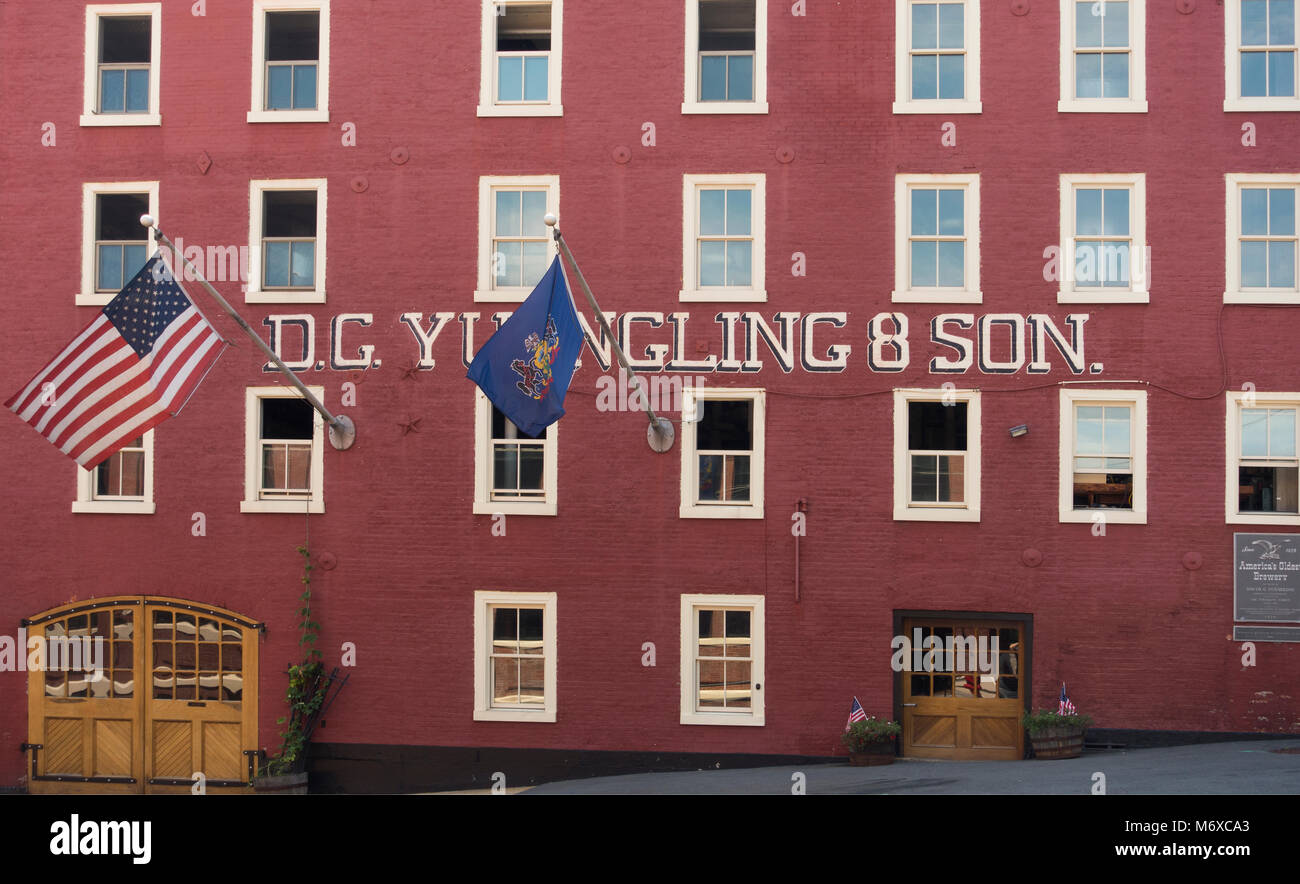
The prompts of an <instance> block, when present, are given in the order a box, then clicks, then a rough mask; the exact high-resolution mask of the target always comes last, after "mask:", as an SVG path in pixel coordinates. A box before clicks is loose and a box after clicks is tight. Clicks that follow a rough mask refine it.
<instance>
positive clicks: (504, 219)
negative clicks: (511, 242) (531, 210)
mask: <svg viewBox="0 0 1300 884" xmlns="http://www.w3.org/2000/svg"><path fill="white" fill-rule="evenodd" d="M496 200H497V226H496V233H497V236H519V235H520V233H521V232H522V231H523V226H522V225H523V220H522V217H523V216H522V211H523V209H522V206H523V194H522V193H521V192H520V191H518V190H498V191H497V192H496Z"/></svg>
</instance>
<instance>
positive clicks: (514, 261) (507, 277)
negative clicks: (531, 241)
mask: <svg viewBox="0 0 1300 884" xmlns="http://www.w3.org/2000/svg"><path fill="white" fill-rule="evenodd" d="M492 267H493V269H494V270H495V271H496V272H495V274H494V275H495V278H496V284H497V285H498V286H517V285H523V284H524V280H523V244H522V243H517V242H499V243H497V244H496V248H495V249H494V250H493V254H492Z"/></svg>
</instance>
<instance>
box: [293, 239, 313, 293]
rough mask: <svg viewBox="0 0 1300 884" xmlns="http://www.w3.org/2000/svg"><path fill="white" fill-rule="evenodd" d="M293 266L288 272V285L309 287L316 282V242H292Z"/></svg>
mask: <svg viewBox="0 0 1300 884" xmlns="http://www.w3.org/2000/svg"><path fill="white" fill-rule="evenodd" d="M292 259H293V266H292V268H291V273H290V277H289V280H290V283H289V284H290V285H295V286H301V287H304V288H310V287H311V286H313V285H315V284H316V282H315V281H316V244H315V243H312V242H296V243H293V255H292Z"/></svg>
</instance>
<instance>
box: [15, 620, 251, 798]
mask: <svg viewBox="0 0 1300 884" xmlns="http://www.w3.org/2000/svg"><path fill="white" fill-rule="evenodd" d="M25 625H26V626H27V628H28V631H29V635H39V636H40V637H41V638H42V640H43V642H44V645H45V646H46V647H47V648H54V647H59V648H60V649H61V650H60V659H59V662H60V663H63V662H65V661H66V660H68V659H69V658H72V660H71V662H72V663H74V664H75V665H74V666H72V667H71V668H68V667H62V668H58V669H52V668H48V667H46V668H45V669H42V670H39V671H38V670H33V671H31V672H30V673H29V682H28V735H29V736H28V744H27V745H28V751H29V757H30V780H29V787H28V788H29V791H31V792H61V793H69V792H72V793H78V792H81V793H84V792H97V793H104V792H119V793H122V792H189V791H190V790H191V789H192V788H193V786H194V782H195V779H196V778H195V777H194V774H195V773H202V774H203V777H204V780H205V781H204V787H205V789H206V790H207V791H209V792H238V791H247V790H249V789H250V788H251V787H250V775H251V771H252V767H251V765H252V763H253V759H252V758H251V757H250V753H255V752H256V749H257V637H258V625H257V624H255V623H251V622H249V621H247V620H244V619H243V618H241V617H239V616H238V615H235V614H234V613H232V612H230V611H225V610H222V609H217V608H211V607H207V606H200V605H195V604H192V603H188V602H183V601H180V600H177V599H163V598H155V597H129V598H114V599H101V600H95V601H92V602H83V603H81V604H78V605H70V606H65V607H64V608H62V609H56V610H55V611H53V612H48V613H46V614H43V615H40V616H38V617H36V618H33V619H32V620H30V621H27V622H26V623H25ZM97 639H98V640H100V641H99V645H98V647H99V649H100V652H99V654H98V655H97V657H98V659H96V656H95V655H92V654H88V653H84V647H91V646H93V643H94V642H95V640H97ZM74 640H75V641H74ZM83 646H84V647H83ZM70 650H71V651H83V653H81V655H80V657H75V656H74V655H73V654H70V653H69V651H70ZM47 656H51V655H49V654H48V652H47Z"/></svg>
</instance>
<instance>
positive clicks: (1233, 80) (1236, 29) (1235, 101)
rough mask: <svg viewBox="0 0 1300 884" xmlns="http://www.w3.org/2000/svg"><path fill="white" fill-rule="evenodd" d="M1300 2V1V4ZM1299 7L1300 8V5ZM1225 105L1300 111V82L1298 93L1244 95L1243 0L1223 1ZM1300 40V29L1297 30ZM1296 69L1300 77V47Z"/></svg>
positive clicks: (1254, 110) (1261, 110) (1232, 108)
mask: <svg viewBox="0 0 1300 884" xmlns="http://www.w3.org/2000/svg"><path fill="white" fill-rule="evenodd" d="M1297 6H1300V4H1297ZM1297 11H1300V9H1298V10H1297ZM1223 17H1224V21H1223V73H1224V86H1223V109H1224V111H1226V112H1229V113H1232V112H1237V111H1247V112H1250V113H1273V112H1275V111H1300V82H1297V84H1296V90H1295V93H1296V94H1295V95H1280V96H1277V97H1273V98H1270V97H1268V96H1252V97H1250V98H1242V97H1241V0H1226V2H1225V3H1224V4H1223ZM1295 36H1296V39H1297V40H1298V41H1300V31H1298V32H1297V33H1296V35H1295ZM1294 73H1295V76H1296V79H1297V81H1300V49H1298V50H1297V52H1296V60H1295V69H1294Z"/></svg>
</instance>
